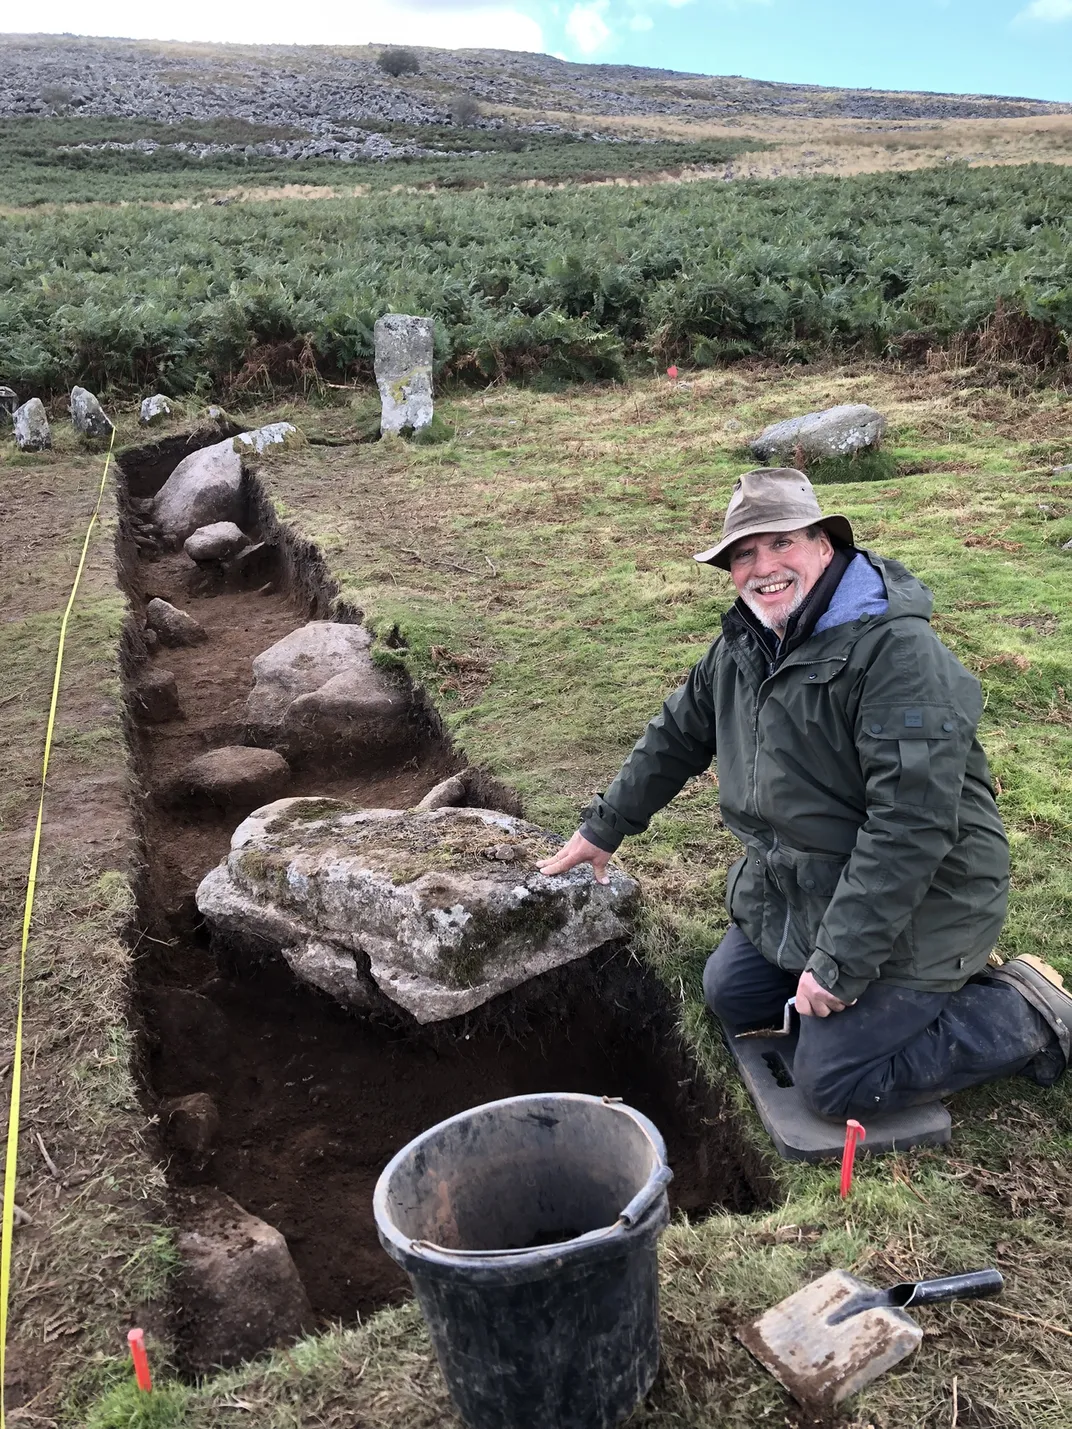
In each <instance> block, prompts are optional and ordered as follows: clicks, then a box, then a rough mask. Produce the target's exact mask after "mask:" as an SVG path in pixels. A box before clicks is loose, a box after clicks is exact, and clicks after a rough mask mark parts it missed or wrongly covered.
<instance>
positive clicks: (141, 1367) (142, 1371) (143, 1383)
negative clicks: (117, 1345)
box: [127, 1330, 153, 1393]
mask: <svg viewBox="0 0 1072 1429" xmlns="http://www.w3.org/2000/svg"><path fill="white" fill-rule="evenodd" d="M127 1344H128V1345H129V1346H130V1357H131V1359H132V1360H133V1361H134V1378H135V1379H136V1380H137V1381H138V1388H139V1389H144V1390H145V1391H146V1393H148V1391H149V1390H150V1389H152V1387H153V1377H152V1375H151V1374H150V1373H149V1356H148V1355H147V1354H146V1353H145V1331H144V1330H128V1331H127Z"/></svg>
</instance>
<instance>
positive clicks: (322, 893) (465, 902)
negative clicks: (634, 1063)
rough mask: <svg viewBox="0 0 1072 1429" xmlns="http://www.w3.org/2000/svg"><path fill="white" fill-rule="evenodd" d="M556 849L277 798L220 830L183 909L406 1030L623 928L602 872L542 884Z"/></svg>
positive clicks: (520, 829) (424, 816) (488, 831)
mask: <svg viewBox="0 0 1072 1429" xmlns="http://www.w3.org/2000/svg"><path fill="white" fill-rule="evenodd" d="M559 844H560V841H559V840H558V839H557V838H556V837H555V836H554V835H552V834H548V833H545V832H544V831H543V830H542V829H539V828H537V827H536V826H535V825H534V824H530V823H526V822H525V821H524V820H522V819H516V818H512V817H511V816H510V815H509V814H501V813H498V812H497V811H493V810H490V809H456V808H442V809H433V810H423V811H421V810H409V811H402V810H397V809H360V808H354V807H352V806H348V805H346V804H342V803H339V802H336V801H332V800H325V799H308V798H305V799H280V800H279V801H277V802H276V803H274V804H269V805H268V806H267V807H266V808H263V809H258V810H257V811H256V812H255V813H253V814H251V815H250V817H249V818H248V819H246V820H245V822H244V823H242V824H240V825H239V827H238V828H237V829H236V830H235V834H234V837H233V838H232V840H231V852H230V854H229V855H228V857H227V860H226V862H225V863H223V864H221V865H220V866H219V867H218V868H215V869H213V870H212V872H211V873H209V874H208V876H207V877H206V878H205V879H204V880H203V882H202V883H201V886H200V887H199V888H198V890H197V906H198V908H199V909H200V911H201V913H202V914H203V915H204V916H205V918H206V919H207V920H208V922H209V923H210V924H211V925H212V926H213V927H214V928H215V929H216V930H217V931H218V932H219V933H222V934H223V935H224V936H225V937H226V936H231V937H233V938H236V939H243V938H247V937H253V938H256V939H258V940H260V941H261V942H263V943H266V944H268V945H269V946H270V947H272V948H274V949H276V950H278V951H279V952H281V953H282V955H283V957H284V958H286V960H287V962H288V963H289V964H290V966H291V968H292V970H293V971H294V973H295V975H296V976H297V977H298V978H300V979H302V980H304V981H306V982H309V983H311V984H312V985H314V986H316V987H318V988H320V989H321V991H323V992H326V993H327V994H328V995H329V996H331V997H334V998H336V1000H338V1001H339V1002H341V1003H343V1004H344V1005H347V1006H351V1007H355V1008H364V1007H367V1006H368V1005H369V1002H370V999H371V998H372V997H373V995H374V990H373V984H374V985H375V988H377V989H378V990H379V992H380V993H381V994H383V995H384V996H385V997H387V998H389V999H390V1000H391V1001H392V1002H394V1003H396V1004H397V1005H398V1006H399V1007H401V1008H403V1009H404V1010H405V1011H406V1012H408V1013H411V1014H412V1015H413V1017H415V1018H416V1020H417V1021H418V1022H437V1021H441V1020H443V1019H445V1018H449V1017H456V1016H458V1015H460V1014H461V1013H464V1012H469V1011H471V1010H472V1009H473V1008H474V1007H479V1006H480V1005H481V1004H482V1003H485V1002H487V1001H488V1000H489V999H491V998H493V997H496V996H498V995H499V994H500V993H503V992H506V991H508V990H509V989H510V988H513V987H517V986H518V985H519V984H520V983H523V982H525V981H527V980H528V979H529V978H533V977H536V976H538V975H539V974H541V973H544V972H548V971H549V970H550V969H551V968H555V967H559V966H561V965H562V964H564V963H568V962H572V961H574V960H575V959H576V958H580V957H584V956H585V955H586V954H587V953H590V952H591V951H592V950H593V949H595V948H597V947H600V946H601V945H602V944H604V943H608V942H611V941H613V940H615V939H618V938H621V937H624V936H625V935H626V934H627V933H628V932H629V929H630V927H631V923H632V914H633V908H634V902H635V896H636V884H635V883H634V882H633V880H632V879H630V878H628V877H627V876H626V875H625V874H623V873H621V872H620V871H618V870H616V869H612V870H611V875H610V883H609V884H606V885H604V884H599V883H597V882H596V881H595V878H594V877H593V876H592V872H591V870H590V869H589V868H587V867H585V868H576V869H573V870H571V871H570V872H569V873H567V874H563V875H561V876H559V877H556V878H545V877H544V876H543V875H542V874H541V873H539V872H538V870H537V867H536V865H537V863H538V862H539V861H540V860H541V859H543V858H546V857H547V856H548V855H549V854H551V853H552V852H553V851H554V850H555V849H556V848H557V847H559Z"/></svg>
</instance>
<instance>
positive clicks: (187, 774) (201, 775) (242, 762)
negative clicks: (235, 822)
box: [171, 744, 290, 809]
mask: <svg viewBox="0 0 1072 1429" xmlns="http://www.w3.org/2000/svg"><path fill="white" fill-rule="evenodd" d="M289 782H290V765H289V764H288V763H287V761H286V760H285V759H284V758H283V756H282V755H281V754H277V753H276V752H275V750H274V749H256V748H254V747H253V746H251V745H244V744H230V745H225V746H224V747H223V748H222V749H212V750H209V752H208V753H207V754H199V755H198V756H197V758H196V759H192V760H191V761H190V763H189V764H187V765H186V767H185V768H184V769H183V770H182V772H181V773H180V774H179V775H178V778H177V779H176V781H175V785H174V788H173V789H172V791H171V792H172V793H173V794H180V795H184V796H186V797H188V798H201V799H206V800H209V801H210V802H212V803H213V804H222V805H224V806H225V807H226V806H228V805H233V804H244V805H245V807H246V808H247V809H248V808H249V807H250V805H252V804H260V803H264V802H265V801H266V800H268V799H274V798H276V797H277V796H278V795H279V794H281V793H282V792H283V790H284V789H285V788H286V787H287V784H288V783H289Z"/></svg>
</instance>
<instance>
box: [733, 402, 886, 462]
mask: <svg viewBox="0 0 1072 1429" xmlns="http://www.w3.org/2000/svg"><path fill="white" fill-rule="evenodd" d="M885 430H886V418H885V417H884V416H883V415H882V413H881V412H877V411H876V410H875V408H874V407H867V406H864V405H862V404H859V403H857V404H854V405H847V404H846V405H842V406H840V407H828V408H827V409H826V410H825V411H822V412H808V413H807V414H806V415H805V416H803V417H790V418H789V419H788V420H787V421H785V422H775V423H774V425H773V426H770V427H766V428H765V429H764V430H763V431H762V432H760V434H759V436H758V437H756V438H755V439H754V440H753V441H752V442H750V443H749V446H750V447H751V450H752V455H753V456H754V457H755V458H756V459H757V461H770V460H771V459H772V457H777V458H778V459H779V460H781V461H785V462H788V463H789V464H790V465H792V463H793V460H794V459H795V455H796V452H797V449H798V448H799V449H800V453H801V456H802V457H803V459H804V460H805V461H822V460H826V459H829V458H831V457H839V456H851V455H852V454H853V453H854V452H858V451H864V450H866V449H867V448H868V447H873V446H877V445H878V443H879V441H881V439H882V436H883V433H884V432H885Z"/></svg>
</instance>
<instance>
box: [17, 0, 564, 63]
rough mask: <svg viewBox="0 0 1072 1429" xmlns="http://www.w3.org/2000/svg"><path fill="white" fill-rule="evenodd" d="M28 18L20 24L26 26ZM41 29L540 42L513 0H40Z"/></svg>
mask: <svg viewBox="0 0 1072 1429" xmlns="http://www.w3.org/2000/svg"><path fill="white" fill-rule="evenodd" d="M26 28H27V26H26V25H22V26H20V29H26ZM32 28H33V29H34V30H35V31H36V32H37V33H39V34H59V33H63V32H65V31H66V32H68V33H71V34H76V35H122V36H125V37H128V38H131V39H152V40H203V41H206V42H209V41H214V42H217V43H222V44H226V43H232V44H233V43H245V44H254V45H255V44H263V45H268V44H278V45H298V44H307V45H367V44H378V43H381V42H383V43H388V44H411V45H437V46H441V47H443V48H446V49H463V48H468V47H481V46H482V47H484V48H491V49H504V50H537V51H543V50H544V49H545V43H544V36H543V29H542V28H541V26H540V23H539V21H538V20H536V19H534V18H533V16H532V15H531V14H528V13H526V10H525V8H523V7H521V8H515V7H514V6H513V5H511V3H510V0H360V2H359V3H358V4H357V5H350V6H340V5H337V4H335V3H333V0H305V3H304V4H302V5H300V6H299V5H294V4H292V3H290V0H228V3H227V4H225V5H221V4H220V3H219V0H184V3H183V4H182V5H176V6H168V7H154V6H147V5H144V4H143V3H141V0H100V3H98V4H96V5H94V6H93V7H91V8H87V7H86V6H85V5H84V3H82V0H41V3H40V4H39V5H37V6H36V8H35V9H34V15H33V27H32Z"/></svg>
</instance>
